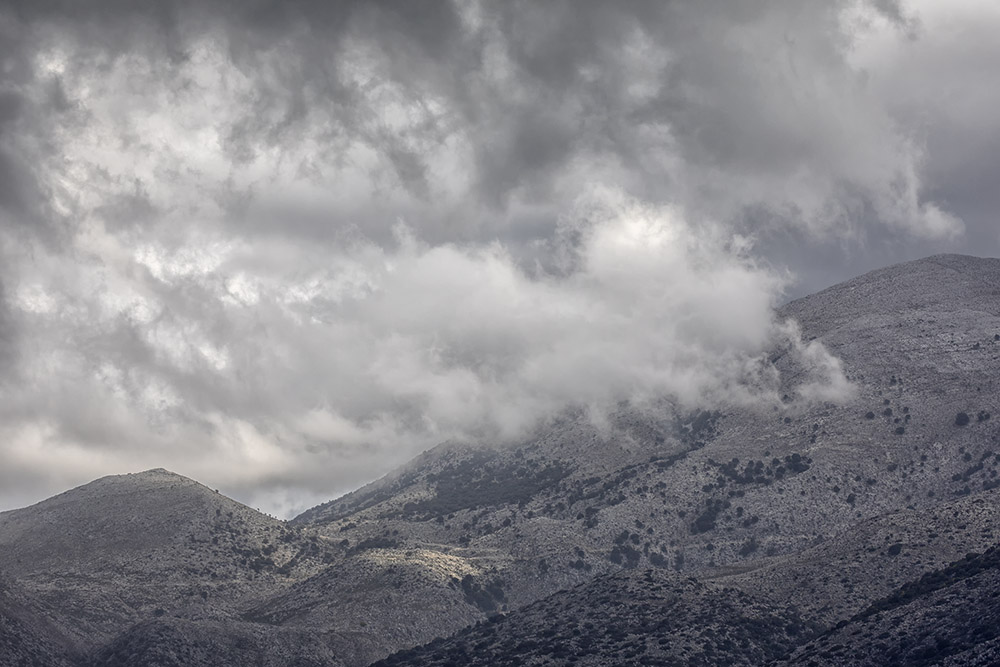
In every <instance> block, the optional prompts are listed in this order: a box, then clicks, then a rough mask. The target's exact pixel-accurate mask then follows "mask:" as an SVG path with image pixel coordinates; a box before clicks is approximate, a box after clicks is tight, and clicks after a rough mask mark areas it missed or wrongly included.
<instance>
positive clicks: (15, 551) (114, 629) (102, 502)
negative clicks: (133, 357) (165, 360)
mask: <svg viewBox="0 0 1000 667" xmlns="http://www.w3.org/2000/svg"><path fill="white" fill-rule="evenodd" d="M341 551H342V550H341V549H339V548H338V547H336V546H335V545H332V544H330V543H329V541H328V540H325V539H323V538H321V537H319V536H318V535H315V534H313V533H310V532H308V531H302V530H291V529H289V528H288V527H286V526H285V525H284V524H283V522H281V521H278V520H276V519H271V518H269V517H267V516H265V515H263V514H261V513H259V512H256V511H254V510H252V509H250V508H249V507H246V506H244V505H241V504H240V503H237V502H235V501H233V500H230V499H229V498H226V497H225V496H222V495H220V494H218V493H216V492H215V491H213V490H211V489H208V488H207V487H205V486H202V485H201V484H198V483H197V482H194V481H192V480H190V479H187V478H185V477H182V476H180V475H176V474H174V473H171V472H168V471H166V470H150V471H147V472H143V473H137V474H133V475H119V476H113V477H105V478H102V479H99V480H97V481H94V482H91V483H90V484H87V485H85V486H82V487H79V488H77V489H73V490H72V491H67V492H66V493H62V494H60V495H58V496H55V497H53V498H50V499H48V500H46V501H43V502H41V503H38V504H37V505H33V506H31V507H27V508H24V509H20V510H15V511H12V512H4V513H2V514H0V570H2V571H4V572H6V573H7V574H8V575H9V576H11V577H13V578H15V579H16V580H17V582H18V583H19V584H20V585H21V586H22V587H23V589H24V590H26V591H28V592H30V593H31V595H32V597H33V599H34V600H35V601H36V602H37V603H38V604H40V605H43V606H44V607H45V608H46V609H49V610H51V611H52V613H53V615H54V616H55V617H56V618H57V622H58V623H59V624H61V626H62V627H63V629H64V631H65V632H66V633H67V634H68V635H70V636H71V637H72V638H73V639H74V640H75V641H76V642H77V644H78V645H79V646H80V647H82V648H93V647H96V646H98V645H100V644H103V643H104V642H106V641H108V640H110V639H111V638H113V637H114V636H115V635H116V634H118V633H119V632H121V631H123V630H125V629H127V628H128V627H130V626H131V625H133V624H134V623H136V622H137V621H139V620H143V619H147V618H157V617H160V616H163V615H164V614H166V613H167V611H170V612H171V613H172V614H180V615H183V616H190V617H194V618H199V617H215V616H220V615H221V616H223V617H229V616H231V615H232V614H234V613H236V610H238V609H239V608H240V606H241V604H242V600H243V599H244V598H246V597H247V596H251V597H258V596H261V595H266V594H267V593H269V592H271V591H276V590H280V589H281V588H283V587H285V586H287V585H290V584H291V583H293V582H294V581H297V580H299V579H302V578H305V577H306V576H308V575H310V574H312V573H314V572H317V571H319V570H320V569H321V568H322V567H324V565H325V563H326V562H330V561H332V560H333V559H334V558H335V557H336V556H337V554H339V553H340V552H341Z"/></svg>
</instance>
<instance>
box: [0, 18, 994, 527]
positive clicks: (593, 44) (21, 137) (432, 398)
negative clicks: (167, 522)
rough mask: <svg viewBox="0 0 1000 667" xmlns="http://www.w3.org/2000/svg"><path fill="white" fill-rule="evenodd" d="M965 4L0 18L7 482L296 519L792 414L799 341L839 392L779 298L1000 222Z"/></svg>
mask: <svg viewBox="0 0 1000 667" xmlns="http://www.w3.org/2000/svg"><path fill="white" fill-rule="evenodd" d="M948 8H949V9H947V10H945V9H943V8H942V7H941V6H940V5H939V4H936V3H932V2H922V1H921V2H917V1H914V2H899V3H897V2H891V1H885V0H882V1H879V2H846V1H845V2H833V3H831V2H819V1H815V2H814V1H807V2H777V1H769V2H767V1H765V2H760V3H754V5H753V6H752V7H750V6H740V7H736V6H734V5H733V3H723V2H702V3H662V2H638V1H637V2H620V3H614V4H609V3H597V2H594V3H586V2H551V3H518V2H511V3H485V2H482V3H477V2H454V3H453V2H406V3H382V2H339V3H309V2H282V3H272V2H248V3H226V2H214V3H212V2H208V3H203V2H198V3H194V2H192V3H184V2H172V3H171V2H164V3H131V2H128V3H127V2H104V3H101V2H95V3H73V2H65V3H61V2H37V1H35V2H24V3H18V2H7V3H4V4H3V5H0V59H2V74H0V76H2V79H0V81H2V83H0V262H2V264H0V287H2V290H0V297H2V302H0V364H2V368H3V376H2V378H0V394H2V395H0V431H2V433H0V457H2V460H3V471H2V472H0V489H2V490H0V503H2V504H4V505H5V506H11V505H13V504H17V503H21V502H26V501H29V500H35V499H38V498H40V497H43V496H44V495H47V494H48V493H50V492H52V491H55V490H58V489H59V488H62V487H64V486H66V485H67V484H70V483H78V482H82V481H86V480H87V479H89V478H92V477H94V476H97V475H100V474H107V473H111V472H123V471H126V470H135V469H141V468H147V467H153V466H164V467H168V468H171V469H174V470H177V471H178V472H182V473H185V474H189V475H192V476H194V477H196V478H199V479H204V480H206V481H208V480H211V481H214V482H215V483H216V484H218V485H221V486H224V488H225V490H227V491H228V492H230V493H232V494H235V495H236V496H237V497H239V498H241V499H243V500H245V501H247V502H250V503H253V504H256V505H258V506H262V507H263V508H267V509H270V510H271V511H275V512H278V513H282V514H284V513H287V512H289V511H292V510H294V509H301V508H302V507H303V506H304V505H306V504H308V503H310V502H312V501H315V500H324V499H327V498H328V497H329V496H330V495H331V494H333V493H336V492H341V491H346V490H349V489H350V488H353V487H355V486H358V485H359V484H361V483H364V482H366V481H368V480H370V479H372V478H374V477H375V476H377V475H379V474H381V473H383V472H385V471H387V470H388V469H390V468H391V467H393V466H394V465H397V464H399V463H401V462H403V461H405V460H406V459H408V458H410V457H411V456H413V455H414V454H416V453H418V452H419V451H421V450H422V449H425V448H427V447H430V446H433V445H434V444H436V443H437V442H441V441H443V440H446V439H468V440H497V439H505V438H516V437H519V436H521V435H523V434H525V433H526V432H528V430H529V429H530V428H531V427H532V426H533V425H534V424H536V423H537V422H538V421H539V420H542V419H545V418H547V417H551V416H552V415H554V414H558V413H559V412H560V411H562V410H565V409H567V408H585V409H587V410H590V411H593V412H594V413H595V414H597V413H599V412H600V411H601V410H603V409H605V408H607V407H608V406H611V405H614V404H616V403H617V402H618V401H621V400H630V401H633V402H635V403H641V402H643V401H646V400H655V399H656V398H658V397H669V398H670V400H674V401H677V402H679V403H681V404H684V405H699V404H708V403H749V402H751V401H753V402H757V403H758V404H770V403H773V402H778V401H779V396H780V395H781V394H783V393H784V392H785V390H786V389H787V387H783V386H782V380H781V378H780V377H778V376H777V375H776V371H775V369H774V368H773V367H771V366H770V365H769V364H768V363H767V355H768V352H769V351H773V350H774V349H775V348H777V347H781V348H783V349H788V350H790V351H791V352H792V353H793V356H794V357H795V358H796V359H797V361H798V363H799V364H800V365H801V367H802V368H803V369H805V371H806V372H805V373H803V374H802V377H803V378H804V380H803V381H802V382H801V383H800V384H799V385H797V386H796V387H794V388H793V389H792V391H793V393H794V394H795V396H796V397H797V399H798V400H830V399H838V398H843V397H844V396H846V395H848V393H849V391H850V388H849V386H848V385H847V384H846V381H845V380H844V379H843V374H842V372H841V369H840V367H839V364H838V363H837V361H836V359H834V358H833V357H831V356H830V355H829V354H828V353H827V352H826V351H825V350H824V349H823V348H822V347H821V346H820V345H819V344H817V343H815V342H813V343H809V344H806V343H804V342H803V341H802V340H801V339H800V337H799V335H798V332H797V329H796V327H795V325H794V323H791V322H782V321H779V320H778V319H776V316H775V315H774V307H775V306H776V305H777V304H778V303H780V302H781V301H782V300H783V299H785V298H787V297H788V295H790V294H795V293H801V292H802V291H803V290H808V289H814V288H817V287H821V286H823V284H824V283H829V282H833V281H834V280H837V279H842V278H846V277H848V276H849V275H851V274H852V273H855V272H857V271H859V270H864V269H868V268H873V267H874V266H876V265H880V264H885V263H889V262H891V261H900V260H903V259H909V258H911V257H913V256H917V255H923V254H928V253H929V252H934V251H942V250H959V251H960V250H963V249H967V248H975V249H976V251H977V254H981V253H983V252H993V253H995V252H996V250H997V246H998V245H1000V233H998V231H997V226H996V225H995V220H994V218H993V216H992V213H991V212H992V211H994V210H996V207H995V204H997V203H1000V202H996V197H997V194H996V188H995V187H993V186H992V183H995V182H996V177H997V175H998V174H1000V165H998V164H997V161H998V160H1000V158H998V157H997V156H998V155H1000V151H997V150H996V148H997V146H996V143H997V141H1000V139H998V137H1000V132H998V130H1000V127H998V125H1000V122H998V121H997V120H995V118H996V116H995V114H990V113H988V110H990V109H992V108H995V106H996V105H995V104H993V102H994V101H995V100H993V99H992V97H991V96H995V95H996V91H997V90H1000V87H998V86H997V85H996V84H997V81H996V77H997V76H998V75H997V71H998V68H997V67H996V64H997V63H998V59H1000V52H998V51H997V47H996V46H995V40H992V39H991V34H995V32H991V30H995V29H996V28H1000V12H998V11H997V10H996V9H995V8H993V7H992V5H991V4H990V3H985V2H978V3H977V2H972V0H963V1H962V2H956V3H949V4H948ZM779 387H782V388H781V389H780V390H779Z"/></svg>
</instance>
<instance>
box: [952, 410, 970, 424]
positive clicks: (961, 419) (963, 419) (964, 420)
mask: <svg viewBox="0 0 1000 667" xmlns="http://www.w3.org/2000/svg"><path fill="white" fill-rule="evenodd" d="M968 423H969V415H967V414H966V413H964V412H959V413H958V414H957V415H955V426H965V425H966V424H968Z"/></svg>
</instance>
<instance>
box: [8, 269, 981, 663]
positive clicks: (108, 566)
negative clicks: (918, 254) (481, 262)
mask: <svg viewBox="0 0 1000 667" xmlns="http://www.w3.org/2000/svg"><path fill="white" fill-rule="evenodd" d="M778 316H779V318H780V319H785V318H790V319H794V320H795V321H797V322H798V323H799V326H800V327H801V331H802V335H803V337H804V338H805V339H806V340H818V341H820V342H822V343H823V345H825V346H826V347H827V348H828V349H829V350H831V351H832V352H833V353H834V354H835V355H836V356H837V357H839V359H840V360H841V363H842V365H843V369H844V372H845V374H846V376H847V378H848V379H849V380H850V382H851V383H852V385H853V393H852V394H851V395H850V396H847V397H845V398H844V399H843V400H842V401H840V402H838V403H833V402H816V401H807V400H802V399H801V398H800V397H797V396H796V395H795V392H794V390H793V389H792V388H791V386H792V384H794V382H795V381H796V380H797V379H800V378H801V377H804V376H805V375H806V374H808V372H809V370H808V369H807V368H803V367H802V366H801V364H800V362H799V361H798V360H797V359H796V355H794V354H789V353H788V350H787V349H783V348H780V347H779V348H776V349H775V350H773V351H772V353H771V355H770V363H772V364H773V365H774V367H775V368H777V369H779V370H780V371H781V372H782V376H783V377H784V378H786V380H787V382H788V385H789V389H788V394H789V396H788V400H787V401H785V402H784V403H783V404H782V405H780V406H765V407H760V406H757V407H754V406H743V407H738V406H733V405H704V406H702V407H701V409H697V410H693V411H691V410H683V409H680V408H678V407H677V406H676V405H674V404H673V403H672V402H671V401H669V400H667V399H664V400H662V401H660V402H658V403H655V404H647V405H641V406H640V405H628V404H622V405H620V406H618V407H617V409H616V410H614V411H613V413H612V414H610V415H609V416H608V419H607V421H606V423H602V424H595V423H593V421H592V420H591V419H589V418H588V416H587V415H586V414H584V413H574V412H567V413H564V414H561V415H554V416H553V417H552V418H551V419H550V420H549V421H548V422H546V423H544V424H542V425H539V427H538V428H537V430H536V431H535V432H533V433H532V434H531V435H530V436H528V437H525V438H524V439H522V440H521V441H519V442H514V443H503V444H496V443H446V444H443V445H441V446H439V447H437V448H434V449H432V450H429V451H428V452H425V453H424V454H422V455H421V456H419V457H417V458H416V459H414V460H413V461H412V462H410V463H409V464H407V465H406V466H404V467H402V468H401V469H399V470H397V471H395V472H393V473H391V474H389V475H387V476H386V477H384V478H383V479H381V480H378V481H376V482H374V483H372V484H369V485H368V486H366V487H363V488H361V489H359V490H357V491H355V492H353V493H350V494H348V495H346V496H344V497H342V498H338V499H336V500H332V501H330V502H328V503H324V504H323V505H320V506H318V507H316V508H313V509H311V510H309V511H307V512H305V513H303V514H302V515H300V516H299V517H296V518H295V519H294V520H292V521H290V522H281V521H277V520H275V519H272V518H270V517H267V516H265V515H262V514H260V513H258V512H255V511H254V510H252V509H250V508H247V507H245V506H243V505H240V504H239V503H236V502H235V501H232V500H230V499H228V498H225V497H224V496H222V495H220V494H218V493H216V492H214V491H212V490H211V489H208V488H206V487H204V486H202V485H200V484H198V483H196V482H194V481H192V480H188V479H186V478H184V477H181V476H178V475H174V474H173V473H169V472H167V471H164V470H154V471H147V472H145V473H139V474H134V475H122V476H115V477H109V478H104V479H101V480H97V481H96V482H93V483H91V484H88V485H86V486H83V487H80V488H78V489H74V490H72V491H69V492H67V493H65V494H61V495H60V496H56V497H54V498H51V499H49V500H46V501H44V502H42V503H39V504H38V505H35V506H32V507H29V508H25V509H22V510H15V511H13V512H6V513H2V514H0V571H2V572H5V573H6V576H7V578H8V579H9V580H11V582H12V583H13V584H15V585H16V586H17V587H19V588H18V590H20V591H22V592H23V596H26V598H25V599H29V600H31V601H32V604H33V605H34V607H32V609H34V611H32V612H31V614H28V615H26V616H19V617H18V618H22V617H23V618H26V619H38V618H44V619H46V623H48V624H49V625H48V626H47V627H51V628H52V629H53V632H52V633H51V636H53V637H56V636H58V637H62V638H65V641H64V642H63V640H59V641H57V642H56V643H55V645H57V647H58V646H66V647H67V648H66V651H67V655H69V656H70V657H69V658H67V659H68V660H75V661H76V662H75V663H71V664H95V665H96V664H101V665H144V664H186V665H201V664H204V665H210V664H219V665H226V664H241V663H244V662H246V661H248V660H249V657H248V656H257V657H258V658H259V660H260V664H303V665H313V664H315V665H339V664H343V665H349V666H352V667H353V666H361V665H367V664H371V663H372V662H374V661H377V660H380V659H385V663H384V664H413V665H416V664H447V663H448V662H449V661H451V662H452V663H454V664H464V663H470V664H504V661H508V664H532V663H533V662H534V663H538V664H541V663H542V662H546V661H548V662H555V663H557V664H560V663H562V664H568V663H570V662H579V663H580V664H607V663H608V662H620V661H623V660H624V661H625V662H629V661H632V662H637V663H638V664H696V663H697V662H698V661H702V662H703V663H704V664H720V663H723V662H725V663H731V664H768V663H771V662H775V661H778V660H779V659H785V660H787V661H788V662H789V664H811V663H813V662H814V663H816V664H892V661H893V660H897V661H902V664H909V663H908V662H906V661H907V660H910V661H912V660H916V659H917V658H916V657H915V654H912V653H908V652H907V651H909V648H907V647H908V646H913V645H915V644H914V643H913V642H914V641H916V639H919V642H917V643H918V644H920V645H921V646H923V645H924V644H926V643H927V642H931V641H933V642H936V641H937V639H940V640H941V642H942V643H941V646H938V645H937V644H936V643H935V644H934V646H935V647H936V649H935V650H936V653H933V654H932V653H926V655H925V656H924V658H920V659H922V660H923V659H926V660H935V661H938V662H941V661H943V660H944V661H946V660H951V661H952V662H950V663H945V662H941V664H963V663H961V662H955V661H956V660H958V661H962V660H967V661H970V662H971V661H975V660H980V661H985V662H982V664H987V663H988V660H989V658H990V656H992V655H994V653H995V648H996V647H995V646H994V644H995V642H996V640H995V638H993V637H992V636H991V635H990V633H989V632H986V631H985V630H984V631H981V632H979V633H978V634H977V633H975V632H974V631H973V630H970V629H969V628H971V627H972V625H970V624H969V623H963V624H954V625H953V627H952V626H950V625H947V624H942V623H938V624H934V623H933V622H932V619H934V618H935V616H934V614H937V613H939V612H941V611H944V610H949V609H954V610H956V613H957V611H958V610H960V609H961V610H963V612H964V611H969V610H976V609H981V610H982V617H983V618H984V619H990V618H992V616H991V615H990V614H992V611H991V609H992V607H991V606H990V605H991V604H992V601H991V600H992V599H990V600H987V599H986V598H985V597H984V596H986V595H987V594H988V593H989V592H990V591H991V590H992V589H991V588H990V587H991V586H992V585H993V584H992V579H991V578H990V577H992V576H993V575H992V574H991V573H992V572H993V569H992V566H986V565H984V566H983V567H981V568H980V570H979V571H977V573H976V574H975V576H968V577H962V578H961V581H959V580H958V578H956V577H957V575H955V576H952V575H949V574H945V575H940V576H941V577H943V578H944V579H942V580H948V581H950V582H951V583H950V584H949V585H948V586H945V587H938V588H935V589H934V590H929V589H928V588H927V587H926V586H923V585H922V584H920V583H919V582H921V581H925V578H926V577H930V578H932V579H933V578H934V577H935V576H938V575H936V574H935V573H942V572H944V573H948V572H953V571H954V568H961V567H962V566H961V563H968V562H975V563H979V562H980V561H982V562H984V563H991V562H992V560H990V559H991V558H993V556H992V555H991V554H993V553H994V552H993V551H991V549H993V547H995V546H996V545H997V534H998V533H997V531H1000V524H998V521H997V518H996V517H998V516H1000V514H998V512H997V510H998V509H1000V508H998V507H997V505H998V502H1000V495H998V494H1000V490H997V489H998V488H1000V476H998V466H1000V444H998V440H1000V425H998V424H997V420H996V419H995V418H994V417H993V415H1000V409H998V398H997V392H996V389H997V387H996V384H995V383H997V382H998V380H1000V260H995V259H980V258H973V257H963V256H955V255H941V256H935V257H930V258H927V259H924V260H919V261H916V262H909V263H906V264H900V265H897V266H893V267H889V268H887V269H882V270H879V271H875V272H872V273H869V274H866V275H864V276H860V277H858V278H855V279H853V280H850V281H848V282H845V283H842V284H840V285H836V286H834V287H831V288H829V289H827V290H824V291H822V292H819V293H818V294H815V295H812V296H809V297H805V298H803V299H799V300H797V301H794V302H792V303H790V304H788V305H786V306H785V307H783V308H782V309H781V310H780V311H779V313H778ZM970 553H971V554H974V555H973V556H972V557H971V559H972V561H969V560H968V559H966V555H967V554H970ZM976 559H980V560H976ZM963 571H964V570H963ZM935 581H937V580H935ZM969 582H973V583H971V584H970V583H969ZM922 586H923V587H922ZM915 590H919V591H920V595H916V594H914V595H909V594H907V595H903V596H902V597H901V596H900V593H899V591H915ZM973 591H979V592H978V593H975V594H974V593H973ZM963 596H964V597H963ZM886 600H895V602H891V603H888V602H886ZM963 600H964V601H965V605H966V606H965V607H964V608H963V607H962V604H963V602H962V601H963ZM897 603H898V604H897ZM0 609H2V607H0ZM873 609H874V610H876V611H872V610H873ZM969 613H972V612H969ZM665 619H667V620H669V622H665ZM588 623H589V624H590V626H592V627H590V626H588V625H587V624H588ZM893 624H895V625H893ZM17 627H19V628H26V630H24V632H22V631H21V630H18V631H17V632H22V634H23V636H25V637H36V638H37V637H38V636H39V634H38V633H37V632H36V631H34V630H32V628H38V627H41V626H39V625H38V623H37V622H36V621H30V620H29V622H26V623H22V625H19V626H17ZM966 630H968V632H966ZM855 631H857V633H856V634H855ZM5 632H6V631H5ZM574 632H576V634H574ZM24 633H27V634H24ZM865 633H869V634H871V636H872V637H874V638H875V639H874V640H871V639H865V640H864V641H863V642H862V640H861V639H858V638H859V637H864V636H865ZM886 633H888V634H886ZM907 633H909V634H907ZM914 633H916V634H914ZM920 633H924V634H920ZM963 633H964V634H963ZM45 634H46V633H44V632H43V633H42V635H45ZM883 634H885V637H882V635H883ZM11 636H21V635H16V634H15V632H14V631H11ZM581 638H582V639H581ZM907 642H909V643H907ZM862 644H864V645H863V646H862ZM834 645H837V646H839V648H837V649H833V648H832V647H834ZM0 646H3V644H0ZM39 650H41V649H39ZM0 655H2V654H0ZM922 655H924V654H922ZM74 656H77V657H74ZM79 656H82V657H79ZM169 656H174V658H169ZM178 656H182V657H178ZM171 659H176V660H175V662H170V660H171ZM227 661H228V662H227ZM511 661H519V662H511ZM838 661H839V662H838ZM865 661H868V662H867V663H865ZM879 661H882V662H879ZM53 664H57V663H53ZM926 664H937V663H933V662H928V663H926Z"/></svg>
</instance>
